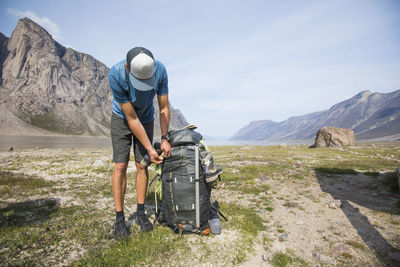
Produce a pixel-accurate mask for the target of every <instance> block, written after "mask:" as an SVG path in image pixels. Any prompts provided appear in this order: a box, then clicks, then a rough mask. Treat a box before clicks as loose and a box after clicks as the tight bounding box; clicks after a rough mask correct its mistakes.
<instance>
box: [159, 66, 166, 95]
mask: <svg viewBox="0 0 400 267" xmlns="http://www.w3.org/2000/svg"><path fill="white" fill-rule="evenodd" d="M166 94H168V75H167V70H166V69H165V67H164V68H163V72H162V74H161V79H160V81H159V84H158V90H157V95H166Z"/></svg>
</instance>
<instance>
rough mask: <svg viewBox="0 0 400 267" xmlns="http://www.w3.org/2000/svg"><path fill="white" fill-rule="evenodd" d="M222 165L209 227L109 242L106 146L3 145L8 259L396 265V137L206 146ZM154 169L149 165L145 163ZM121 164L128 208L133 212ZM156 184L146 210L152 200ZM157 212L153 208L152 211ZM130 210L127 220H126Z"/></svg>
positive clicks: (1, 182)
mask: <svg viewBox="0 0 400 267" xmlns="http://www.w3.org/2000/svg"><path fill="white" fill-rule="evenodd" d="M211 150H212V151H213V153H214V156H215V157H214V159H215V161H216V163H218V164H221V165H222V166H223V168H224V174H223V175H222V181H221V182H220V183H219V184H218V188H217V189H215V190H214V191H213V193H212V194H213V198H214V199H216V200H218V201H219V202H220V204H221V210H222V212H223V213H224V214H225V215H226V217H228V221H222V224H223V231H222V234H221V235H217V236H213V235H210V236H206V237H204V236H197V235H183V236H179V235H177V234H174V233H173V232H172V231H171V230H170V229H169V228H166V227H163V226H156V227H155V230H154V231H152V232H151V233H141V232H139V230H138V227H137V225H136V224H135V223H134V218H133V216H130V218H129V221H128V223H129V225H132V226H131V236H130V237H129V238H128V239H127V240H126V241H122V242H117V241H114V240H113V239H112V231H113V222H114V216H115V213H114V211H113V199H112V194H111V185H110V180H111V172H112V163H111V155H112V152H111V150H110V149H105V148H101V149H94V148H89V149H83V148H75V149H72V148H65V149H50V148H49V149H47V148H46V149H40V148H38V149H24V150H20V149H17V150H15V151H11V152H8V151H2V152H0V262H1V263H2V264H4V265H6V266H7V265H29V264H31V265H43V266H49V265H56V266H66V265H74V266H81V265H85V266H86V265H94V266H100V265H115V266H120V265H122V266H132V265H133V266H134V265H163V266H197V265H203V266H233V265H234V266H237V265H243V266H316V265H322V266H335V265H338V266H354V265H358V266H399V265H400V193H399V187H398V182H397V175H396V172H395V171H396V169H397V168H399V167H400V143H399V142H393V143H376V144H373V143H364V144H357V145H355V146H352V147H347V148H342V149H309V148H308V147H307V146H305V145H290V146H284V145H282V146H224V147H220V146H216V147H211ZM150 173H151V174H150V176H154V171H150ZM134 174H135V169H134V168H133V167H132V166H130V167H129V169H128V176H129V179H128V188H127V195H126V198H125V202H126V205H125V214H126V217H128V216H129V215H132V214H134V212H135V210H136V205H135V203H136V194H135V193H134V179H133V177H134ZM153 191H154V188H152V187H150V188H149V192H148V196H147V199H148V201H147V203H148V205H147V209H148V212H149V213H152V211H153V207H154V193H153ZM152 216H154V215H152ZM127 219H128V218H127Z"/></svg>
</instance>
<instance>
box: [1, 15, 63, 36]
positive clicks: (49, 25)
mask: <svg viewBox="0 0 400 267" xmlns="http://www.w3.org/2000/svg"><path fill="white" fill-rule="evenodd" d="M7 12H8V13H9V14H11V15H14V16H16V17H18V18H24V17H28V18H30V19H31V20H33V21H34V22H36V23H38V24H39V25H41V26H42V27H44V28H45V29H46V30H47V31H48V32H49V33H50V34H51V35H52V36H53V38H54V39H56V40H58V41H59V40H62V39H63V38H62V36H61V30H60V28H59V27H58V26H57V24H55V23H54V22H53V21H51V20H50V19H49V18H48V17H40V16H39V15H38V14H36V13H35V12H33V11H30V10H26V11H22V10H19V9H15V8H7Z"/></svg>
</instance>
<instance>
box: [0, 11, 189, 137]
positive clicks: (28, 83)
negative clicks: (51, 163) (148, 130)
mask: <svg viewBox="0 0 400 267" xmlns="http://www.w3.org/2000/svg"><path fill="white" fill-rule="evenodd" d="M3 36H4V35H3ZM3 36H0V44H1V46H0V49H1V54H0V76H1V80H0V82H1V83H0V108H1V109H0V110H2V111H3V112H0V130H1V131H0V134H4V133H8V134H16V133H17V134H18V133H20V134H26V132H28V133H29V132H31V129H29V130H27V131H25V132H24V131H23V130H20V129H27V125H30V126H33V127H35V128H34V129H45V130H47V131H52V132H58V133H62V134H85V135H108V134H109V123H110V118H111V112H112V111H111V102H112V94H111V90H110V87H109V85H108V79H107V75H108V72H109V68H108V67H107V66H106V65H104V64H103V63H102V62H100V61H98V60H96V59H95V58H94V57H92V56H91V55H89V54H84V53H80V52H77V51H75V50H73V49H72V48H65V47H64V46H62V45H61V44H59V43H58V42H56V41H55V40H54V39H53V38H52V36H51V34H49V33H48V32H47V31H46V30H45V29H44V28H42V27H41V26H40V25H38V24H37V23H35V22H34V21H32V20H30V19H28V18H23V19H20V20H19V22H18V24H17V26H16V28H15V29H14V31H13V33H12V35H11V37H10V38H7V37H5V36H4V38H3ZM156 108H157V106H156ZM13 116H14V117H13ZM15 121H17V122H19V123H18V127H14V128H15V129H17V130H15V129H14V130H15V131H13V129H8V128H10V127H11V126H12V125H14V124H13V122H15ZM174 122H175V124H174ZM185 122H186V121H185V119H184V117H183V116H182V115H181V114H180V112H176V111H175V110H174V109H171V128H180V127H183V126H184V125H182V123H185ZM10 125H11V126H10ZM3 126H4V127H3ZM156 127H159V126H158V122H157V121H156ZM156 134H157V133H156Z"/></svg>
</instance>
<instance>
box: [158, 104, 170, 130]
mask: <svg viewBox="0 0 400 267" xmlns="http://www.w3.org/2000/svg"><path fill="white" fill-rule="evenodd" d="M169 121H170V111H169V107H168V108H165V109H164V110H162V111H161V112H160V129H161V135H166V134H167V133H168V128H169Z"/></svg>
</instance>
